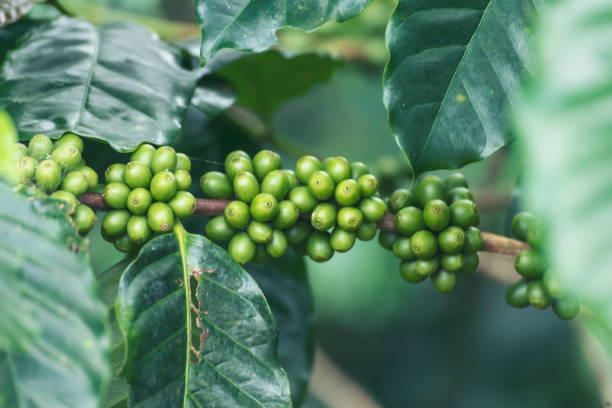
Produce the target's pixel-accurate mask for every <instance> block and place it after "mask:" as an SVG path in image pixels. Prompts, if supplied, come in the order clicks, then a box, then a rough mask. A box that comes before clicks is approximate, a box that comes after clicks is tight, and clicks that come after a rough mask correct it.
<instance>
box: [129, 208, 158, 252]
mask: <svg viewBox="0 0 612 408" xmlns="http://www.w3.org/2000/svg"><path fill="white" fill-rule="evenodd" d="M152 234H153V233H152V232H151V228H150V227H149V222H148V220H147V217H145V216H144V215H132V216H131V217H130V220H129V221H128V225H127V235H128V237H130V240H131V241H132V242H133V243H135V244H136V245H142V244H144V243H145V242H147V241H148V240H149V238H151V235H152Z"/></svg>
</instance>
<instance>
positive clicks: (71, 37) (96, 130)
mask: <svg viewBox="0 0 612 408" xmlns="http://www.w3.org/2000/svg"><path fill="white" fill-rule="evenodd" d="M181 58H182V57H181V55H180V52H179V51H178V50H177V49H175V48H172V47H170V46H169V45H166V44H164V43H163V42H161V41H160V40H159V39H158V38H157V36H156V35H155V34H154V33H153V32H151V31H149V30H148V29H146V28H144V27H141V26H138V25H136V24H133V23H126V22H122V23H111V24H107V25H103V26H101V27H95V26H94V25H92V24H90V23H88V22H85V21H82V20H77V19H72V18H67V17H62V18H59V19H57V20H54V21H52V22H49V23H46V24H44V25H42V26H40V27H38V28H37V29H35V30H32V31H30V32H29V33H28V34H27V35H26V36H24V37H23V38H22V39H21V41H20V42H19V47H18V48H16V49H14V50H12V51H10V52H9V53H8V55H7V57H6V59H5V61H4V63H3V65H2V69H1V71H0V108H2V109H6V110H7V111H8V112H9V113H10V114H11V116H12V117H13V119H14V120H15V122H16V125H17V128H18V130H19V132H20V137H21V138H22V139H29V138H30V137H31V136H33V135H34V134H36V133H45V134H47V135H49V136H50V137H54V138H55V137H58V136H59V135H61V134H62V133H63V132H65V131H73V132H75V133H77V134H80V135H82V136H85V137H90V138H95V139H101V140H103V141H106V142H108V143H109V144H111V145H112V146H113V147H114V148H115V149H117V150H121V151H129V150H132V149H134V148H135V147H136V146H137V145H138V144H140V143H142V142H150V143H154V144H158V145H159V144H168V143H170V142H172V141H173V140H174V139H175V137H176V135H177V134H178V132H179V131H180V123H181V121H182V119H183V116H184V114H185V111H186V108H187V105H188V103H189V100H190V99H191V96H192V94H193V90H194V88H195V76H194V74H193V73H191V72H190V71H188V70H186V69H184V68H183V67H182V66H181V65H180V62H181Z"/></svg>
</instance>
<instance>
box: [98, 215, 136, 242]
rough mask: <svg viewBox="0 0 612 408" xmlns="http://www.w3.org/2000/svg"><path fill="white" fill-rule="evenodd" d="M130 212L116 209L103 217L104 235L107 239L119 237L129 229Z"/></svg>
mask: <svg viewBox="0 0 612 408" xmlns="http://www.w3.org/2000/svg"><path fill="white" fill-rule="evenodd" d="M129 220H130V213H129V212H128V211H125V210H114V211H110V212H109V213H107V214H106V215H105V216H104V218H103V219H102V235H103V236H104V238H105V239H107V240H108V239H115V238H119V237H120V236H121V235H123V234H125V232H126V230H127V225H128V221H129Z"/></svg>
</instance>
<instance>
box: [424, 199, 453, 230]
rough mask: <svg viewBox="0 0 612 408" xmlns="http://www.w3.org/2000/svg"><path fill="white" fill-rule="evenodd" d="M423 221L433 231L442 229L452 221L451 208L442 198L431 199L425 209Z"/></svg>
mask: <svg viewBox="0 0 612 408" xmlns="http://www.w3.org/2000/svg"><path fill="white" fill-rule="evenodd" d="M423 221H424V222H425V225H426V226H427V228H429V229H430V230H431V231H442V230H443V229H444V228H446V227H447V226H448V223H449V222H450V210H449V208H448V205H446V203H445V202H444V201H442V200H431V201H429V202H428V203H427V204H426V205H425V208H424V209H423Z"/></svg>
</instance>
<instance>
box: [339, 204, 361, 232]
mask: <svg viewBox="0 0 612 408" xmlns="http://www.w3.org/2000/svg"><path fill="white" fill-rule="evenodd" d="M337 222H338V226H339V227H340V228H342V229H344V230H346V231H352V232H356V231H357V230H358V229H359V227H361V224H362V223H363V214H362V213H361V211H359V209H357V208H355V207H342V208H341V209H340V211H338V218H337Z"/></svg>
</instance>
